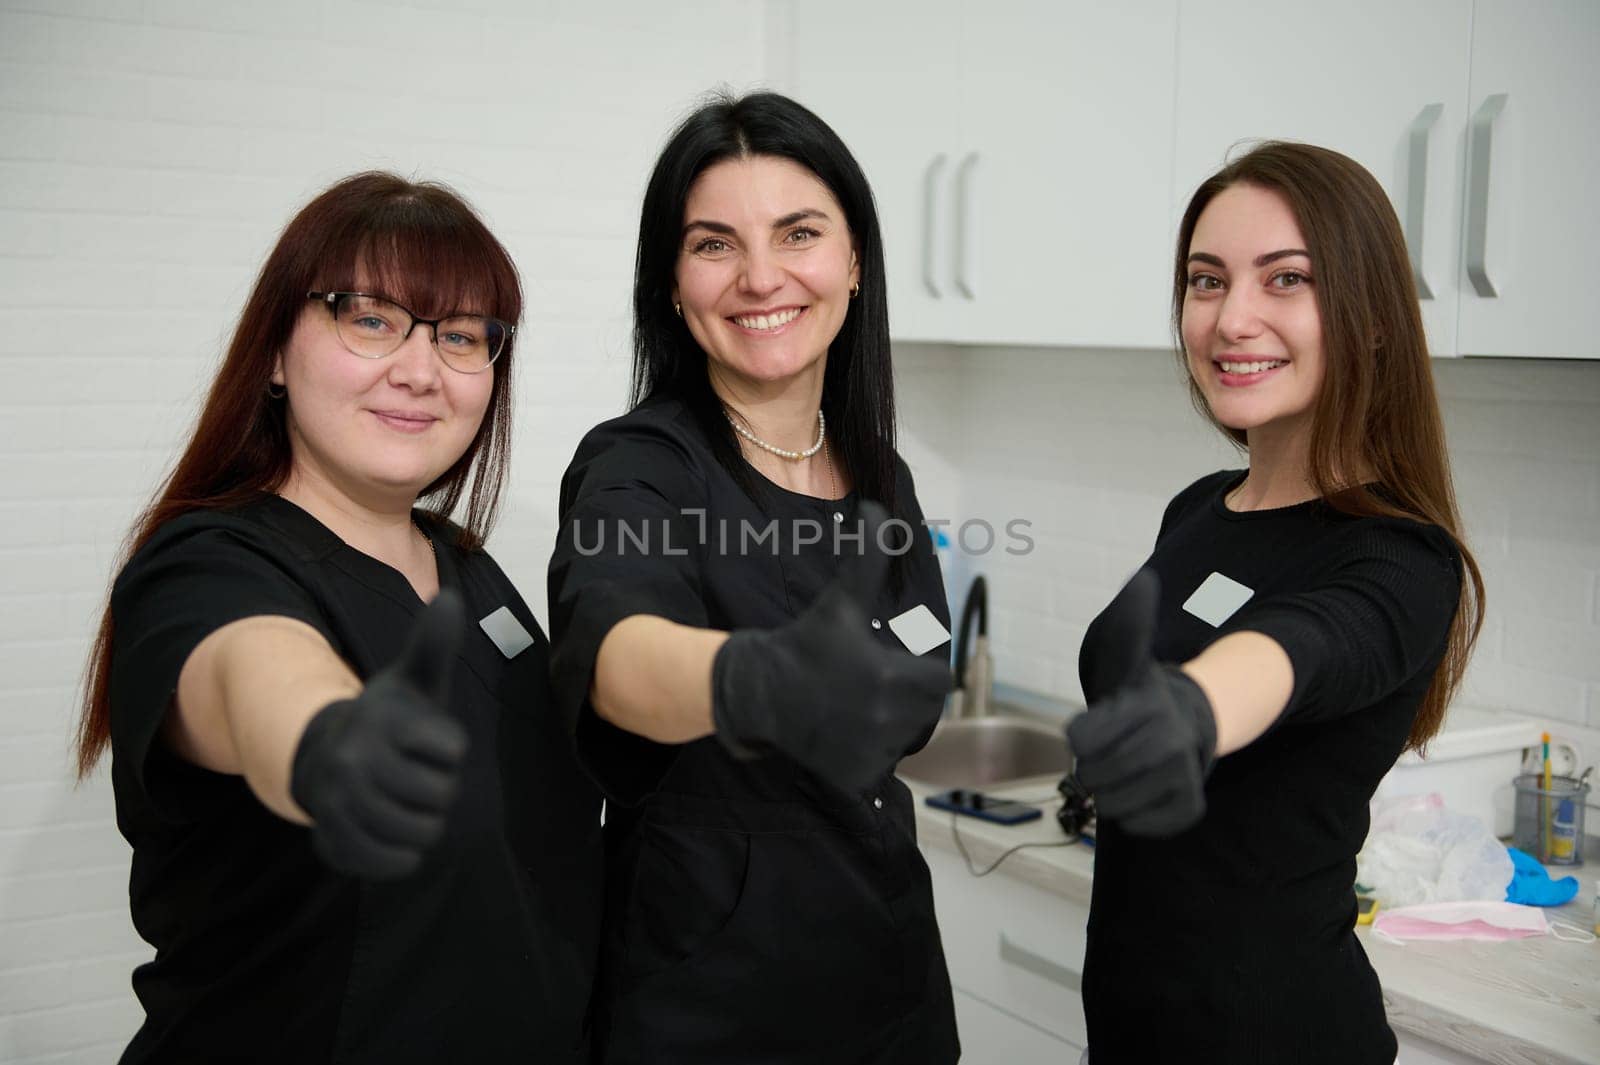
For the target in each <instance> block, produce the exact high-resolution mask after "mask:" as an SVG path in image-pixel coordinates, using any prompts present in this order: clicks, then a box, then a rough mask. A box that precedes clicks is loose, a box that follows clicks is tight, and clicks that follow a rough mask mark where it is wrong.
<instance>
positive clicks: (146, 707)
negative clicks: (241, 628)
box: [110, 513, 334, 821]
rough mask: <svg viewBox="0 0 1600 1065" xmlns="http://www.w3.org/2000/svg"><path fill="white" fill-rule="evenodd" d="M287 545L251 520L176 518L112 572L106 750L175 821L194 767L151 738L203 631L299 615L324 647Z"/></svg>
mask: <svg viewBox="0 0 1600 1065" xmlns="http://www.w3.org/2000/svg"><path fill="white" fill-rule="evenodd" d="M293 570H294V563H293V560H292V558H291V556H290V554H289V548H288V546H287V545H286V544H283V543H282V542H281V541H279V540H278V539H277V538H276V537H275V536H274V534H272V533H271V532H269V531H267V530H265V529H261V528H258V527H255V526H253V525H251V524H250V523H248V522H246V521H243V520H240V519H235V518H230V517H227V516H224V515H218V514H211V513H196V514H189V515H185V516H184V517H181V518H178V519H175V520H174V521H172V522H170V523H168V524H167V525H166V526H164V527H162V528H161V529H158V530H157V531H156V534H155V535H154V536H153V537H152V538H151V539H150V541H149V542H148V543H147V544H146V545H145V546H144V548H143V549H142V550H140V551H139V552H138V554H136V555H135V556H134V557H133V558H132V559H130V560H129V562H128V564H127V565H126V566H125V567H123V570H122V572H121V573H120V574H118V576H117V579H116V582H115V583H114V584H113V586H112V590H111V619H112V621H111V623H112V641H111V678H110V697H111V698H110V702H111V752H112V759H113V761H114V762H115V763H116V764H117V765H118V766H119V767H120V768H121V771H122V775H123V777H124V779H125V780H127V781H128V782H130V783H131V784H132V785H133V786H134V787H135V788H136V789H137V790H138V791H139V792H140V793H141V794H142V795H143V796H144V797H145V799H146V800H147V801H148V802H149V804H150V806H151V808H152V809H154V810H156V811H157V812H158V813H159V814H161V815H162V816H163V817H166V818H168V819H171V820H174V821H182V820H187V819H189V818H190V816H191V812H190V809H189V804H188V803H186V802H185V798H184V796H185V795H186V794H187V792H186V789H185V788H184V787H183V786H182V784H183V780H184V778H185V777H186V775H192V774H193V773H196V772H200V771H199V770H197V769H195V768H194V767H189V766H188V765H187V763H183V762H181V761H179V760H178V759H177V758H176V756H174V755H173V754H171V752H169V751H168V750H167V748H166V747H165V745H164V744H161V743H159V742H157V741H156V737H157V736H158V735H159V734H160V731H161V724H162V721H163V720H164V719H165V717H166V714H167V708H168V707H169V706H170V705H171V704H172V699H173V696H174V695H175V694H176V692H177V688H178V675H179V674H180V673H181V672H182V670H183V666H184V663H186V662H187V661H188V660H189V655H190V654H191V653H192V652H193V651H194V649H195V647H196V646H197V645H198V644H199V643H200V641H201V640H204V639H205V638H206V637H207V636H209V635H211V633H213V632H215V631H216V630H218V629H220V628H222V627H223V626H224V625H227V624H229V623H231V622H234V621H239V620H241V619H243V618H248V617H259V616H268V615H272V616H280V617H288V618H294V619H296V620H298V621H303V622H305V623H306V624H308V625H310V626H311V627H312V628H314V629H316V630H317V631H318V632H320V633H322V634H323V636H325V637H327V638H328V641H329V643H330V644H332V643H333V642H334V641H333V636H332V634H331V633H330V631H329V627H328V623H327V621H326V620H325V619H324V617H323V615H322V612H321V611H320V610H318V609H317V606H316V604H315V602H314V601H313V599H312V597H311V595H310V593H309V592H308V591H307V590H306V588H305V587H304V586H303V585H302V584H301V583H300V582H299V581H297V580H296V578H295V576H294V573H293Z"/></svg>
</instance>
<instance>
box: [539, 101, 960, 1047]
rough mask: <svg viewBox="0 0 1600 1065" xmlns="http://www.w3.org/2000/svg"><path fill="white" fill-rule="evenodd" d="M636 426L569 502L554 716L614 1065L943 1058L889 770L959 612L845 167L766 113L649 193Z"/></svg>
mask: <svg viewBox="0 0 1600 1065" xmlns="http://www.w3.org/2000/svg"><path fill="white" fill-rule="evenodd" d="M634 371H635V372H634V395H633V406H632V410H631V411H630V412H629V413H627V414H626V415H624V416H622V417H620V418H617V419H615V420H612V421H609V422H606V423H605V424H603V425H600V426H598V427H597V428H595V429H594V430H592V431H591V432H590V433H589V434H588V435H587V436H586V437H585V438H584V440H583V442H582V443H581V444H580V445H579V447H578V450H577V454H576V455H575V457H574V458H573V461H572V464H571V466H570V467H569V468H568V470H567V474H566V477H565V479H564V480H563V482H562V488H561V529H560V533H559V539H558V541H557V546H556V552H555V556H554V558H553V559H552V560H551V564H550V604H551V606H550V609H551V633H552V640H553V647H554V650H553V669H554V673H553V675H554V682H555V689H556V695H557V700H558V702H559V703H560V705H561V707H562V710H563V711H564V713H565V714H566V715H567V719H568V724H569V726H570V727H571V728H572V730H573V733H574V737H575V740H576V744H577V749H578V752H579V756H580V758H581V759H582V760H583V762H584V764H585V765H586V766H587V768H588V769H589V770H590V772H591V773H592V774H593V775H594V777H595V779H596V780H597V781H598V782H599V783H600V785H601V786H602V787H603V788H604V789H605V791H606V793H607V794H608V796H609V797H610V798H611V799H612V800H613V802H612V804H611V805H610V806H609V807H608V820H607V825H606V839H607V855H608V867H607V898H606V926H607V928H606V934H605V944H604V947H603V950H602V962H601V977H600V982H599V986H598V989H597V997H596V1009H595V1015H596V1020H595V1027H596V1031H597V1033H598V1036H599V1039H600V1040H601V1043H602V1046H601V1050H600V1054H599V1060H601V1061H605V1062H617V1063H620V1062H644V1061H648V1062H694V1063H695V1065H711V1063H716V1062H729V1063H733V1062H740V1063H743V1062H751V1061H762V1062H772V1063H779V1062H792V1063H796V1065H799V1063H802V1062H804V1063H813V1062H818V1061H840V1062H845V1061H848V1062H863V1063H864V1062H873V1063H891V1062H905V1063H908V1065H909V1063H913V1062H914V1063H917V1065H938V1063H941V1062H945V1063H947V1062H953V1061H955V1060H956V1056H957V1045H956V1036H955V1027H954V1017H953V1005H952V999H951V991H950V984H949V979H948V976H947V974H946V971H945V964H944V956H943V951H942V949H941V947H940V943H939V934H938V929H937V927H936V925H935V923H934V915H933V901H932V894H931V888H930V885H929V876H928V870H927V866H926V865H925V864H924V862H923V860H922V857H921V855H920V854H919V853H918V851H917V846H916V836H915V826H914V820H913V811H912V807H911V799H910V795H909V792H908V791H907V790H906V788H905V786H904V785H902V784H901V783H900V782H899V781H897V780H896V779H895V778H894V776H893V769H894V765H895V763H896V762H897V761H898V760H899V758H900V757H902V756H903V755H904V754H906V753H907V752H909V751H911V750H914V749H916V748H917V747H919V746H920V745H921V744H922V742H924V740H925V739H926V737H927V735H928V734H929V733H930V732H931V730H932V728H933V726H934V723H935V721H936V720H937V718H938V716H939V713H940V709H941V706H942V703H943V696H944V693H945V691H946V689H947V688H948V686H949V670H948V667H947V665H946V664H945V663H946V659H945V657H944V655H943V653H942V651H943V650H944V649H947V648H948V642H949V633H948V625H949V614H948V610H947V609H946V607H945V606H944V601H943V593H942V592H941V587H942V585H941V580H940V575H939V567H938V564H937V560H936V559H935V557H934V555H933V545H932V542H931V539H930V537H929V535H928V532H927V530H926V529H925V528H923V527H922V525H921V521H922V514H921V511H920V509H919V508H918V505H917V500H916V494H915V490H914V488H913V486H912V482H911V475H910V472H909V471H908V470H907V468H906V466H905V464H904V463H903V462H902V461H901V460H900V458H899V457H898V455H897V454H896V452H895V448H894V392H893V375H892V372H891V367H890V359H889V343H888V327H887V318H886V299H885V285H884V273H883V249H882V243H881V240H880V237H879V233H878V224H877V216H876V213H875V211H874V207H873V202H872V195H871V192H870V190H869V188H868V186H867V182H866V179H865V177H864V176H863V175H862V173H861V170H860V168H859V166H857V164H856V162H855V160H854V159H853V158H852V157H851V156H850V153H849V151H848V150H847V149H846V148H845V146H844V144H843V143H842V142H840V140H839V138H838V137H837V136H836V135H835V134H834V133H833V131H832V130H830V129H829V128H828V127H827V126H826V125H825V124H824V123H823V122H822V121H821V120H820V119H818V118H817V117H816V116H815V115H813V114H812V113H811V112H809V111H807V110H806V109H805V108H803V107H801V106H800V105H799V104H797V103H795V102H794V101H792V100H788V99H786V98H784V97H782V96H777V95H774V94H770V93H757V94H753V95H749V96H745V97H742V98H737V99H735V98H732V97H726V96H724V97H719V98H717V99H714V100H712V101H711V102H709V103H707V104H706V105H705V106H703V107H701V108H700V109H699V110H697V111H695V112H694V113H693V114H692V115H691V116H690V117H689V118H688V119H687V120H685V121H684V122H683V124H682V125H680V126H679V127H678V129H677V130H676V132H675V133H674V134H673V135H672V137H671V139H670V140H669V142H668V143H667V146H666V148H665V149H664V150H663V151H662V153H661V156H660V158H659V160H658V161H657V163H656V166H655V170H654V172H653V173H652V175H651V178H650V182H649V185H648V187H647V189H646V192H645V197H644V206H643V210H642V212H641V219H640V227H639V254H638V264H637V274H636V281H635V286H634Z"/></svg>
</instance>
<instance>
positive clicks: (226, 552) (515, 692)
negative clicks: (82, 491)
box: [111, 496, 602, 1065]
mask: <svg viewBox="0 0 1600 1065" xmlns="http://www.w3.org/2000/svg"><path fill="white" fill-rule="evenodd" d="M416 518H417V520H418V522H419V524H421V525H422V527H423V528H424V529H425V530H426V531H427V533H428V535H429V539H430V540H431V541H432V542H433V544H434V547H435V551H436V553H437V556H438V564H439V580H440V583H441V584H442V585H445V586H449V587H454V588H457V589H458V590H459V591H460V592H461V594H462V596H463V598H464V599H465V601H466V605H467V609H468V614H469V621H468V625H469V631H468V632H467V633H466V634H465V640H464V643H463V647H462V650H461V654H460V657H459V658H458V660H457V665H456V670H455V674H454V676H453V678H452V683H451V693H452V705H453V708H454V709H455V710H456V711H457V712H458V713H459V714H460V718H461V721H462V722H463V723H464V724H465V725H466V728H467V732H468V736H469V739H470V745H469V748H468V753H467V762H466V766H465V770H464V773H463V775H462V782H461V790H460V793H459V796H458V800H457V803H456V805H455V807H454V808H453V809H452V810H451V813H450V817H449V822H448V825H447V828H446V830H445V834H444V838H443V839H442V841H441V842H440V843H439V845H438V846H437V847H436V848H435V849H434V850H433V851H431V852H430V853H429V854H428V856H427V858H426V859H425V860H424V862H423V865H422V867H421V869H420V870H419V871H418V872H417V873H415V874H414V875H412V876H410V877H407V878H405V879H402V880H398V881H387V882H382V883H370V882H364V881H361V880H358V879H355V878H351V877H347V876H344V875H341V874H339V873H337V872H335V871H333V870H332V869H330V868H329V867H328V866H326V865H324V864H323V863H322V862H321V861H320V860H318V858H317V857H316V855H315V854H314V853H313V851H312V849H311V843H310V831H309V830H308V829H306V828H303V827H301V826H298V825H294V824H291V823H290V822H288V821H285V820H282V819H281V818H279V817H277V816H275V815H274V814H272V813H271V812H270V811H269V810H267V808H266V807H265V806H263V805H262V804H261V803H260V802H259V801H258V800H257V799H256V797H255V796H254V794H253V793H252V792H251V791H250V789H249V787H248V786H247V785H246V784H245V782H244V779H243V778H242V777H239V776H229V775H222V774H217V773H212V772H209V771H206V770H204V769H201V768H199V767H197V766H195V765H193V764H191V763H188V762H184V761H182V760H180V759H179V758H177V757H176V756H175V755H173V754H172V753H171V751H170V750H169V749H168V748H167V746H166V745H165V744H164V743H163V742H161V741H160V740H159V739H158V736H159V730H160V726H161V722H162V719H163V717H164V716H165V714H166V712H167V708H168V706H169V705H170V703H171V700H172V697H173V693H174V691H175V689H176V687H177V681H178V675H179V672H180V670H181V669H182V668H183V664H184V662H185V661H186V660H187V659H188V657H189V654H190V652H191V651H193V649H194V648H195V646H196V645H197V644H198V643H199V642H200V641H201V640H202V639H204V638H205V637H206V636H207V635H208V634H209V633H211V632H213V631H215V630H216V629H218V628H220V627H221V626H223V625H226V624H228V623H229V622H231V621H235V620H238V619H240V618H245V617H253V616H259V615H282V616H286V617H291V618H297V619H299V620H301V621H304V622H305V623H306V624H308V625H310V626H311V627H313V628H314V629H316V630H317V631H318V632H320V633H321V634H322V635H323V636H324V637H326V638H327V640H328V642H329V644H330V645H331V646H332V647H333V648H334V650H335V651H336V652H337V653H338V654H339V655H340V656H341V657H342V658H343V659H344V660H345V661H346V662H347V663H348V664H349V665H350V666H351V668H352V669H353V670H354V671H355V672H356V674H357V675H358V676H360V677H363V678H365V677H368V676H370V675H371V674H372V673H373V672H374V671H375V670H377V669H379V668H381V667H382V666H384V665H387V664H388V663H389V662H390V661H392V660H393V659H394V658H395V657H396V655H397V654H398V653H399V651H400V649H401V646H402V642H403V640H404V639H405V637H406V636H407V634H408V632H409V631H410V629H411V627H412V622H413V619H414V618H415V617H416V615H417V614H418V612H419V611H421V609H422V606H423V604H422V602H421V601H420V600H419V599H418V598H417V596H416V593H415V592H414V591H413V590H412V588H411V585H410V584H409V583H408V582H407V581H406V579H405V578H404V577H403V576H402V575H401V574H400V573H399V572H398V571H396V570H394V569H392V568H391V567H389V566H387V565H385V564H383V563H381V562H378V561H377V560H375V559H373V558H371V557H369V556H367V555H364V554H362V553H360V552H358V551H356V550H355V549H353V548H351V547H349V546H347V545H346V544H345V543H344V542H343V541H341V540H340V539H339V538H338V537H337V536H336V535H334V533H333V532H332V531H330V530H329V529H328V528H327V527H325V526H324V525H322V524H321V523H320V522H318V521H317V520H316V519H315V518H313V517H312V516H311V515H309V514H307V513H306V512H305V511H303V510H301V509H300V508H299V507H297V506H295V505H294V504H292V503H290V502H288V501H287V500H284V499H281V498H279V497H277V496H264V497H262V498H259V499H258V500H256V501H254V502H251V503H248V504H246V505H244V506H241V507H237V508H232V509H228V510H225V511H217V510H211V511H201V512H195V513H190V514H187V515H184V516H183V517H180V518H177V519H174V520H173V521H170V522H168V523H167V524H165V525H163V526H161V527H160V528H159V529H158V530H157V531H156V533H155V535H154V536H153V537H152V538H151V540H150V541H149V543H147V544H146V545H145V546H144V547H143V548H142V549H141V550H140V551H139V552H138V553H137V554H136V555H135V556H134V557H133V559H131V560H130V561H129V563H128V565H127V566H126V567H125V568H124V569H123V571H122V573H121V574H120V575H119V576H118V578H117V581H116V584H115V585H114V588H113V591H112V617H113V625H114V636H113V645H112V665H111V733H112V735H111V739H112V757H113V761H112V785H113V788H114V791H115V796H116V805H117V823H118V826H119V827H120V828H121V830H122V834H123V835H124V836H125V837H127V839H128V842H129V843H131V844H132V845H133V868H132V873H131V876H130V879H129V900H130V905H131V909H132V914H133V922H134V926H135V927H136V928H137V930H138V932H139V934H140V936H142V937H143V938H144V939H145V940H146V941H147V942H149V943H150V944H151V945H152V946H154V947H155V948H156V955H155V959H154V960H153V961H151V962H148V963H146V964H144V965H141V966H139V967H138V968H137V969H136V970H135V971H134V974H133V987H134V991H135V993H136V994H137V995H138V997H139V1000H140V1002H141V1003H142V1004H143V1006H144V1009H145V1014H146V1018H145V1022H144V1024H143V1026H142V1027H141V1028H140V1029H139V1031H138V1033H137V1034H136V1035H135V1036H134V1038H133V1041H132V1043H131V1044H130V1045H129V1046H128V1048H127V1050H126V1051H125V1053H124V1054H123V1057H122V1061H123V1062H124V1063H125V1065H126V1063H135V1062H138V1063H144V1062H200V1061H230V1062H247V1061H248V1062H257V1061H259V1062H264V1063H265V1062H271V1063H273V1065H283V1063H287V1062H294V1063H296V1065H304V1063H310V1062H339V1063H369V1062H370V1063H373V1065H377V1063H383V1065H394V1063H397V1062H418V1063H423V1062H428V1063H432V1062H440V1061H470V1062H474V1063H475V1065H476V1063H482V1062H508V1063H509V1062H518V1063H527V1062H532V1061H539V1062H579V1061H583V1060H586V1058H587V1053H588V1051H587V1039H588V1036H587V1031H586V1010H587V1007H588V1001H589V996H590V991H591V989H592V984H593V973H594V967H595V961H596V951H597V944H598V939H599V918H600V910H599V902H598V898H599V893H600V885H601V880H602V865H601V862H602V849H601V842H600V838H599V816H600V796H599V794H598V792H597V791H596V790H595V788H594V786H593V784H592V783H590V782H589V780H588V779H587V778H586V776H585V774H584V773H583V772H582V770H581V769H580V768H579V767H578V766H577V764H576V761H575V759H574V758H573V756H572V752H571V745H570V742H569V741H568V739H567V737H566V735H565V731H564V729H563V727H562V726H561V725H560V724H559V722H558V719H557V718H556V716H555V714H554V713H553V711H552V708H551V706H550V694H549V684H548V674H547V668H548V658H549V656H548V644H547V643H546V641H545V639H544V635H543V633H542V632H541V631H540V629H539V626H538V624H537V622H535V621H534V619H533V616H532V614H531V613H529V611H528V608H527V605H526V604H524V603H523V601H522V599H521V597H520V596H519V595H518V594H517V591H516V589H515V588H513V587H512V585H511V583H510V582H509V581H508V580H507V579H506V577H505V574H504V573H502V572H501V571H500V568H499V567H498V566H497V565H495V563H494V560H493V559H491V558H490V557H489V556H488V555H487V554H486V553H484V552H482V551H463V550H460V549H459V548H457V547H455V546H454V542H455V540H454V530H453V529H452V528H451V527H450V526H448V525H447V524H445V523H441V522H435V521H434V520H433V519H431V518H430V517H429V516H427V515H425V514H423V513H421V512H418V513H417V514H416ZM502 607H504V608H507V609H509V610H510V612H511V613H512V615H514V616H515V618H516V620H517V622H518V623H519V624H520V626H521V628H522V629H523V630H525V632H526V633H527V634H528V635H529V636H531V637H532V641H533V642H532V644H531V645H530V646H528V647H526V648H525V649H523V650H521V651H520V652H519V653H517V654H515V656H514V657H511V658H509V659H508V658H507V657H506V656H505V654H503V653H502V651H501V650H500V649H499V648H498V647H497V646H496V644H495V643H494V642H493V641H491V639H490V638H489V636H488V635H486V633H485V632H484V630H483V629H481V628H480V627H479V624H478V620H479V619H480V618H483V617H485V616H486V615H489V614H492V613H493V612H495V611H497V610H500V609H501V608H502Z"/></svg>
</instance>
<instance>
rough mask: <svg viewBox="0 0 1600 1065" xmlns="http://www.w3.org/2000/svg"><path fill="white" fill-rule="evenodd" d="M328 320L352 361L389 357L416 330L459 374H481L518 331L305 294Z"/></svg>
mask: <svg viewBox="0 0 1600 1065" xmlns="http://www.w3.org/2000/svg"><path fill="white" fill-rule="evenodd" d="M306 298H307V299H311V300H317V301H318V302H320V303H322V304H324V305H325V306H326V307H327V308H328V310H329V312H331V313H332V314H333V322H334V329H335V331H336V332H337V333H338V334H339V342H340V343H342V344H343V345H344V346H345V348H346V349H347V350H349V352H350V354H352V355H359V356H360V357H361V358H363V359H381V358H384V357H385V356H387V355H393V354H394V353H395V352H396V351H397V350H399V348H400V345H401V344H404V343H405V342H406V338H407V337H409V336H410V335H411V330H412V329H414V328H416V327H417V326H419V325H425V326H428V327H429V328H430V329H432V330H433V349H434V350H435V351H437V352H438V353H439V358H441V359H443V360H444V364H445V365H446V366H448V367H450V368H451V369H452V370H455V371H457V372H459V373H482V372H483V371H484V370H487V369H488V368H489V367H490V366H491V365H492V364H493V363H494V360H496V359H498V358H499V357H500V353H501V352H502V351H504V350H505V348H506V343H507V342H508V341H509V340H510V339H511V338H512V337H513V336H514V335H515V334H516V332H517V327H516V326H514V325H508V324H507V323H505V322H502V321H501V320H500V319H498V318H490V317H487V316H485V315H478V314H453V315H451V316H450V317H448V318H420V317H418V316H417V315H415V314H413V313H412V312H411V311H410V310H408V309H407V308H405V307H402V306H400V304H398V303H396V302H394V301H393V300H389V299H384V298H383V297H382V296H374V295H371V294H370V293H366V292H307V293H306Z"/></svg>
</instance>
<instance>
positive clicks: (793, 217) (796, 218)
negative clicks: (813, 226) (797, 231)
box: [772, 207, 832, 229]
mask: <svg viewBox="0 0 1600 1065" xmlns="http://www.w3.org/2000/svg"><path fill="white" fill-rule="evenodd" d="M807 218H820V219H822V220H823V221H824V222H828V221H832V219H830V218H829V217H828V215H827V213H826V212H824V211H819V210H817V209H816V208H815V207H806V208H804V209H802V210H799V211H795V212H793V213H792V214H786V215H784V216H783V217H782V218H780V219H778V220H777V221H776V222H774V223H772V228H773V229H782V228H783V227H785V226H792V225H794V224H795V223H796V222H803V221H805V220H806V219H807Z"/></svg>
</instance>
